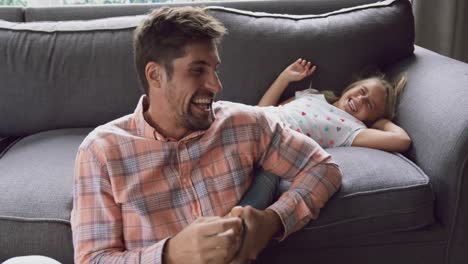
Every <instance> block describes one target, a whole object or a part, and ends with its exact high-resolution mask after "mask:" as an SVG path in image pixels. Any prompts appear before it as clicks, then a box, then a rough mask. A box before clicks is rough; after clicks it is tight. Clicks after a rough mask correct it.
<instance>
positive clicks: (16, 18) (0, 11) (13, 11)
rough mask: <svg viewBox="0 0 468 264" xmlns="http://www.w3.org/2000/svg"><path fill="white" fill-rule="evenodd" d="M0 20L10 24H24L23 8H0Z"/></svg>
mask: <svg viewBox="0 0 468 264" xmlns="http://www.w3.org/2000/svg"><path fill="white" fill-rule="evenodd" d="M0 19H2V20H6V21H11V22H24V8H22V7H17V6H0Z"/></svg>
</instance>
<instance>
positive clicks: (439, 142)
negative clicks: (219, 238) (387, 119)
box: [0, 0, 468, 264]
mask: <svg viewBox="0 0 468 264" xmlns="http://www.w3.org/2000/svg"><path fill="white" fill-rule="evenodd" d="M372 2H373V1H370V0H367V1H366V0H361V1H357V0H337V1H327V0H320V1H318V0H314V1H248V2H222V3H217V2H209V3H206V4H204V5H208V4H209V5H221V6H224V7H225V8H221V7H218V8H211V9H210V12H211V13H212V14H213V15H214V16H216V17H218V18H219V19H220V20H221V21H223V22H224V23H225V24H226V26H227V28H228V30H229V34H228V35H227V36H226V38H225V40H224V42H223V43H222V45H221V49H220V53H221V59H222V66H221V69H220V70H221V80H222V82H223V84H224V90H223V92H222V93H221V94H220V97H219V99H223V100H232V101H238V102H243V103H248V104H254V103H255V102H257V101H258V99H259V98H260V96H261V95H262V93H263V92H264V91H265V89H266V88H267V87H268V85H269V84H270V83H271V82H272V81H273V80H274V78H275V77H276V75H277V74H278V73H279V72H280V71H281V70H282V69H283V68H284V66H286V65H288V64H289V63H290V62H291V61H293V60H294V59H296V58H298V57H304V58H307V59H310V60H312V61H313V62H314V63H315V64H316V65H317V66H318V71H317V72H316V74H314V75H313V76H312V77H311V78H309V79H307V80H304V81H303V82H300V83H297V84H294V85H292V86H291V87H289V88H288V90H287V92H286V95H285V97H286V96H289V95H292V94H293V93H294V91H295V90H297V89H303V88H305V87H307V86H308V85H309V82H310V81H312V84H313V86H314V87H315V88H317V89H320V90H323V89H332V90H335V91H337V92H339V91H341V89H342V88H343V87H344V86H345V84H346V83H348V82H350V81H351V79H352V78H353V76H354V75H356V74H359V73H360V72H362V71H363V70H365V69H366V68H367V67H369V66H373V67H374V66H375V67H378V68H380V69H382V70H383V71H385V72H386V73H387V74H388V75H389V76H395V75H396V74H398V73H399V72H402V71H405V72H407V74H408V78H409V81H408V84H407V87H406V90H405V92H404V93H403V95H402V97H401V100H400V105H399V107H398V114H397V117H396V120H395V121H396V122H397V123H398V124H400V125H401V126H402V127H403V128H405V129H406V130H407V131H408V133H409V135H410V136H411V138H412V139H413V143H412V147H411V149H410V150H409V151H408V152H407V153H405V154H404V155H400V154H395V153H387V152H383V151H378V150H372V149H365V148H356V147H349V148H336V149H329V150H328V151H329V152H330V153H331V154H332V155H333V157H334V159H335V160H336V161H337V162H338V163H339V164H340V166H341V168H342V170H343V186H342V187H341V189H340V191H339V192H338V193H337V194H336V195H335V196H334V197H333V198H332V199H331V200H330V202H329V203H328V204H327V205H326V207H325V208H324V209H323V210H322V212H321V215H320V217H319V218H318V219H317V220H316V221H312V222H310V223H309V224H308V225H307V226H306V227H305V228H304V229H302V230H300V231H299V232H297V233H295V234H293V235H291V236H290V237H289V238H287V239H286V240H285V241H283V242H281V243H275V242H272V243H271V245H270V246H269V247H268V248H267V249H266V250H265V251H264V253H263V254H262V255H261V256H260V258H259V260H258V262H259V263H344V262H345V263H450V264H455V263H466V261H467V259H468V226H467V223H468V166H467V157H468V114H467V113H468V100H466V98H468V65H467V64H465V63H462V62H459V61H456V60H453V59H449V58H447V57H444V56H441V55H438V54H436V53H433V52H431V51H428V50H426V49H423V48H421V47H418V46H414V35H415V33H414V21H413V16H412V12H411V5H410V3H409V2H408V1H406V0H388V1H383V2H379V3H372ZM157 7H159V5H137V6H127V5H123V6H112V7H111V6H96V7H63V8H26V9H22V8H0V19H4V20H5V21H0V120H1V122H0V138H1V139H0V261H3V260H5V259H7V258H9V257H13V256H18V255H31V254H40V255H46V256H50V257H53V258H55V259H57V260H59V261H61V262H62V263H72V262H73V245H72V236H71V229H70V222H69V220H70V211H71V207H72V186H73V163H74V157H75V153H76V150H77V147H78V145H79V144H80V142H81V141H82V140H83V139H84V137H85V136H86V134H87V133H88V132H89V131H91V130H92V128H93V127H96V126H97V125H99V124H102V123H105V122H107V121H110V120H112V119H114V118H117V117H119V116H122V115H125V114H128V113H130V112H132V111H133V109H134V107H135V105H136V103H137V100H138V98H139V96H140V95H141V92H140V90H139V87H138V85H139V84H138V81H137V79H136V73H135V70H134V69H133V61H132V50H131V39H132V30H133V29H134V27H135V25H136V24H137V23H138V21H140V19H141V18H142V16H141V14H144V13H145V12H147V11H148V10H150V9H152V8H157ZM230 8H231V9H230ZM232 8H236V9H242V10H250V11H256V12H268V13H252V12H248V11H239V10H235V9H232ZM279 14H293V15H279ZM45 20H48V21H49V22H40V21H45ZM66 20H70V21H66ZM7 21H10V22H7ZM17 22H20V23H17ZM24 22H25V23H24Z"/></svg>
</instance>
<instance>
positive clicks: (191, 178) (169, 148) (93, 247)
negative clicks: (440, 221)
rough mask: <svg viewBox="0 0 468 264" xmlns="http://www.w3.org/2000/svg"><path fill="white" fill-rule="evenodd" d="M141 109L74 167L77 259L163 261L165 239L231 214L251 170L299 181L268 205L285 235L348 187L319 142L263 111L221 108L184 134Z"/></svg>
mask: <svg viewBox="0 0 468 264" xmlns="http://www.w3.org/2000/svg"><path fill="white" fill-rule="evenodd" d="M144 100H146V99H145V97H144V96H143V97H142V99H140V102H139V103H138V106H137V108H136V110H135V112H134V113H133V114H131V115H128V116H125V117H122V118H120V119H117V120H115V121H112V122H110V123H108V124H105V125H103V126H100V127H98V128H96V129H95V130H94V131H93V132H91V133H90V134H89V135H88V136H87V138H86V139H85V140H84V142H83V143H82V144H81V146H80V148H79V150H78V155H77V158H76V163H75V182H74V200H73V211H72V216H71V222H72V229H73V241H74V247H75V261H76V263H94V262H96V263H124V262H125V263H162V251H163V247H164V244H165V242H166V241H167V239H168V238H169V237H171V236H174V235H176V234H177V233H178V232H179V231H181V230H182V229H183V228H184V227H186V226H187V225H189V224H190V223H191V222H193V221H194V220H195V219H196V218H198V217H200V216H215V215H216V216H224V215H226V214H227V213H229V211H230V210H231V208H233V207H234V206H236V204H237V203H238V202H239V201H240V199H241V197H242V196H243V194H244V193H245V192H246V190H247V189H248V188H249V186H250V184H251V182H252V177H253V170H254V167H263V169H264V170H266V171H270V172H272V173H275V174H277V175H280V176H281V177H283V178H285V179H288V180H290V181H292V184H291V187H290V189H289V191H287V192H285V193H284V194H283V195H282V196H281V197H280V198H279V200H278V201H277V202H275V203H274V204H273V205H271V206H270V207H269V208H270V209H272V210H274V211H275V212H276V213H277V214H278V215H279V216H280V218H281V221H282V224H283V230H284V233H283V237H282V238H285V237H286V236H287V235H289V234H290V233H291V232H294V231H296V230H298V229H300V228H301V227H303V226H304V225H305V224H306V223H307V222H309V220H311V219H313V218H316V217H317V215H318V212H319V209H320V208H321V207H323V205H324V204H325V202H326V201H327V200H328V199H329V198H330V196H331V195H332V194H333V193H334V192H335V191H336V190H337V189H338V187H339V185H340V183H341V173H340V170H339V168H338V166H337V165H336V164H334V163H333V161H332V160H331V158H330V155H329V154H328V153H326V152H325V151H324V150H323V149H322V148H321V147H320V146H319V145H318V144H317V143H315V142H314V141H313V140H311V139H309V138H307V137H306V136H304V135H301V134H299V133H296V132H292V131H291V130H289V129H288V128H284V127H282V126H281V125H280V124H279V123H277V122H274V121H273V120H270V119H268V118H266V117H265V115H264V113H263V111H262V110H261V108H259V107H253V106H246V105H241V104H236V103H230V102H217V103H215V104H214V107H213V111H214V113H215V117H216V118H215V121H214V122H213V124H212V125H211V127H210V128H209V129H208V130H206V131H197V132H193V133H192V134H190V135H188V136H186V137H184V138H182V139H180V140H178V141H175V140H169V139H167V138H165V137H163V136H162V135H161V134H159V133H158V132H157V131H156V130H155V129H154V128H153V127H151V126H150V125H149V124H148V123H147V122H146V121H145V119H144V118H143V101H144Z"/></svg>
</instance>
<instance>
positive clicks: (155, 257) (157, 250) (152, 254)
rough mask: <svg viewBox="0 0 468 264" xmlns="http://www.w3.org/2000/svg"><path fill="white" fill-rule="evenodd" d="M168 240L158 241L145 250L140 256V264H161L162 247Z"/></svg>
mask: <svg viewBox="0 0 468 264" xmlns="http://www.w3.org/2000/svg"><path fill="white" fill-rule="evenodd" d="M169 238H170V237H167V238H165V239H163V240H160V241H158V242H157V243H156V244H154V245H152V246H150V247H148V248H146V249H145V252H143V254H142V256H141V263H155V264H163V254H164V247H165V246H166V242H167V241H168V240H169Z"/></svg>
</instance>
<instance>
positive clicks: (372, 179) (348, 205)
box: [280, 147, 434, 248]
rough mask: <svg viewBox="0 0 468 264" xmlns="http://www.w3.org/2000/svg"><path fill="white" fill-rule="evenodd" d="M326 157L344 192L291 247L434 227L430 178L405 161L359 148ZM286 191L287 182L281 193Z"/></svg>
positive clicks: (398, 156) (298, 234)
mask: <svg viewBox="0 0 468 264" xmlns="http://www.w3.org/2000/svg"><path fill="white" fill-rule="evenodd" d="M327 151H328V152H329V153H330V154H332V156H333V159H334V160H335V161H336V162H337V163H338V164H339V165H340V168H341V170H342V172H343V183H342V186H341V189H340V190H339V192H338V193H337V194H336V195H335V196H334V197H333V198H332V199H331V200H330V201H329V202H328V204H327V206H326V207H325V208H324V209H323V210H322V212H321V215H320V217H319V218H318V219H317V220H315V221H311V222H310V223H309V224H308V225H307V227H305V228H304V230H303V231H302V232H299V233H297V234H296V235H294V236H293V238H291V239H289V240H288V241H287V244H288V245H295V246H297V247H299V248H300V247H304V245H307V247H309V248H310V247H318V246H324V245H327V246H334V245H335V243H336V242H337V240H336V239H337V238H343V237H346V238H350V237H353V236H354V237H355V236H359V235H362V234H366V233H376V232H392V231H393V232H394V231H401V230H410V229H416V228H420V227H422V226H426V225H429V224H431V223H432V222H433V221H434V217H433V201H434V197H433V193H432V188H431V186H430V183H429V178H428V177H427V176H426V175H425V174H424V172H423V171H422V170H421V169H419V168H418V167H417V166H416V165H415V164H414V163H413V162H411V161H410V160H408V159H407V158H405V157H404V156H402V155H400V154H392V153H388V152H384V151H379V150H374V149H367V148H356V147H343V148H332V149H328V150H327ZM288 185H289V184H288V183H287V182H284V181H283V182H282V184H281V185H280V187H281V188H282V189H285V188H287V186H288ZM314 245H315V246H314Z"/></svg>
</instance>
